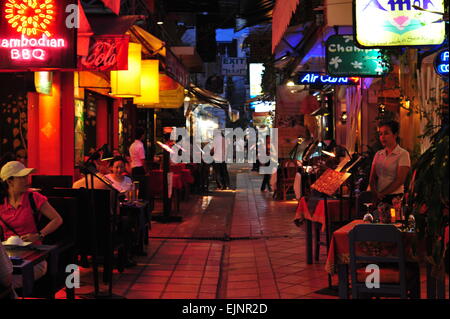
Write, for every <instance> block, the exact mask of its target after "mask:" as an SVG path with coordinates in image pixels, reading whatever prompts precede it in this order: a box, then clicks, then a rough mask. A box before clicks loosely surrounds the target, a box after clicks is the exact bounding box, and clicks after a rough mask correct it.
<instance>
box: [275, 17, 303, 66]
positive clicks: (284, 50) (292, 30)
mask: <svg viewBox="0 0 450 319" xmlns="http://www.w3.org/2000/svg"><path fill="white" fill-rule="evenodd" d="M310 24H311V23H310V22H307V23H305V24H301V25H295V26H292V27H289V28H287V30H286V32H285V33H284V35H283V38H282V39H281V41H280V43H279V44H278V45H277V47H276V50H275V53H274V55H275V67H276V68H279V69H280V68H284V66H286V65H287V64H288V63H290V62H291V61H292V58H293V57H294V56H296V55H297V52H296V50H297V48H298V47H299V46H300V43H301V42H302V41H303V39H304V38H305V30H306V29H307V28H308V26H309V25H310Z"/></svg>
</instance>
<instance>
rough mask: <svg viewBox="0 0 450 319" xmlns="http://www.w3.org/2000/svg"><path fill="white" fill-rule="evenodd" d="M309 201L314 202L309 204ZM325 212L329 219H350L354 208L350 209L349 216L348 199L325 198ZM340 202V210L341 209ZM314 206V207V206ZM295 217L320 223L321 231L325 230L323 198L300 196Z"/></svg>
mask: <svg viewBox="0 0 450 319" xmlns="http://www.w3.org/2000/svg"><path fill="white" fill-rule="evenodd" d="M311 201H314V203H313V204H312V205H311ZM326 201H327V203H326V204H327V212H328V217H329V221H340V220H342V219H347V220H348V219H351V217H353V215H354V211H355V210H354V209H352V213H351V214H350V215H351V216H349V204H350V203H349V200H348V199H346V198H344V199H342V200H339V199H327V200H326ZM341 202H342V211H341V207H340V205H341ZM314 206H315V208H314ZM295 218H296V219H303V218H304V219H306V220H310V221H312V222H316V223H320V224H322V228H321V231H322V232H325V230H326V227H327V223H326V215H325V199H323V198H317V197H310V198H307V197H305V196H303V197H302V198H300V201H299V203H298V206H297V210H296V212H295Z"/></svg>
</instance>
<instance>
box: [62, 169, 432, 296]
mask: <svg viewBox="0 0 450 319" xmlns="http://www.w3.org/2000/svg"><path fill="white" fill-rule="evenodd" d="M230 173H231V176H232V186H233V187H232V188H233V189H234V190H229V191H213V192H211V193H210V194H208V195H205V196H200V195H191V196H190V198H189V200H188V201H185V202H183V203H182V205H181V209H180V216H182V217H183V221H182V222H178V223H166V224H163V223H158V222H152V229H151V231H150V245H149V246H148V249H147V253H148V255H147V256H144V257H138V258H137V261H138V265H137V266H135V267H132V268H127V269H125V271H124V272H123V273H122V274H119V273H118V272H117V271H115V272H114V276H113V292H114V294H117V295H120V296H124V297H126V298H134V299H147V298H149V299H235V298H238V299H260V298H262V299H280V298H281V299H325V298H337V297H336V296H332V295H325V294H319V293H317V291H318V290H320V289H322V288H326V287H327V286H328V277H327V274H326V272H325V270H324V262H325V259H326V255H325V249H322V252H321V256H320V262H319V263H317V264H313V265H307V264H306V261H305V260H306V258H305V240H304V238H305V233H304V229H303V227H301V228H298V227H296V226H295V225H294V223H293V222H292V221H293V218H294V214H295V208H296V204H297V202H296V201H294V200H291V201H274V200H272V197H271V193H268V192H261V191H260V190H259V187H260V184H261V180H262V178H261V177H260V176H259V175H258V174H257V173H255V172H250V170H249V169H248V168H246V167H233V168H231V169H230ZM212 184H213V185H214V183H212ZM212 188H213V187H211V186H210V189H212ZM158 208H159V206H158V205H157V207H156V211H158ZM92 277H93V276H92V272H91V270H90V269H86V268H82V269H81V287H80V288H79V289H78V290H77V292H76V293H77V296H79V297H81V296H82V294H85V293H87V292H92V290H93V285H92V282H93V280H92ZM424 279H425V278H424V276H423V281H424ZM424 283H425V282H423V284H424ZM333 284H334V285H336V284H337V278H333ZM106 289H107V287H106V286H105V285H101V290H102V291H105V290H106ZM424 292H425V286H424V285H423V288H422V294H423V296H424V297H425V295H424ZM58 296H59V297H64V294H63V293H62V292H60V293H59V294H58Z"/></svg>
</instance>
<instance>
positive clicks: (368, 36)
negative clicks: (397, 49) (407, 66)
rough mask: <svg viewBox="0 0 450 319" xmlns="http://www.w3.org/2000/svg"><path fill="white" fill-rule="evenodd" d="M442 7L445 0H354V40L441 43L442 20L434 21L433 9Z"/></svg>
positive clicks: (369, 43)
mask: <svg viewBox="0 0 450 319" xmlns="http://www.w3.org/2000/svg"><path fill="white" fill-rule="evenodd" d="M414 5H416V6H419V7H421V8H423V9H425V10H428V11H423V10H417V9H415V8H414V7H413V6H414ZM444 9H445V7H444V0H432V1H431V0H353V12H354V21H355V23H354V28H355V34H356V37H355V38H356V41H357V42H358V43H359V44H360V45H361V46H363V47H385V46H416V45H438V44H441V43H442V42H443V41H444V39H445V22H436V21H437V20H439V15H437V14H435V13H433V12H444Z"/></svg>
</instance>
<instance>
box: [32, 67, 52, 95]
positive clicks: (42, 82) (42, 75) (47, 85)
mask: <svg viewBox="0 0 450 319" xmlns="http://www.w3.org/2000/svg"><path fill="white" fill-rule="evenodd" d="M34 85H35V87H36V92H38V93H41V94H46V95H51V94H52V85H53V73H52V72H34Z"/></svg>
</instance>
